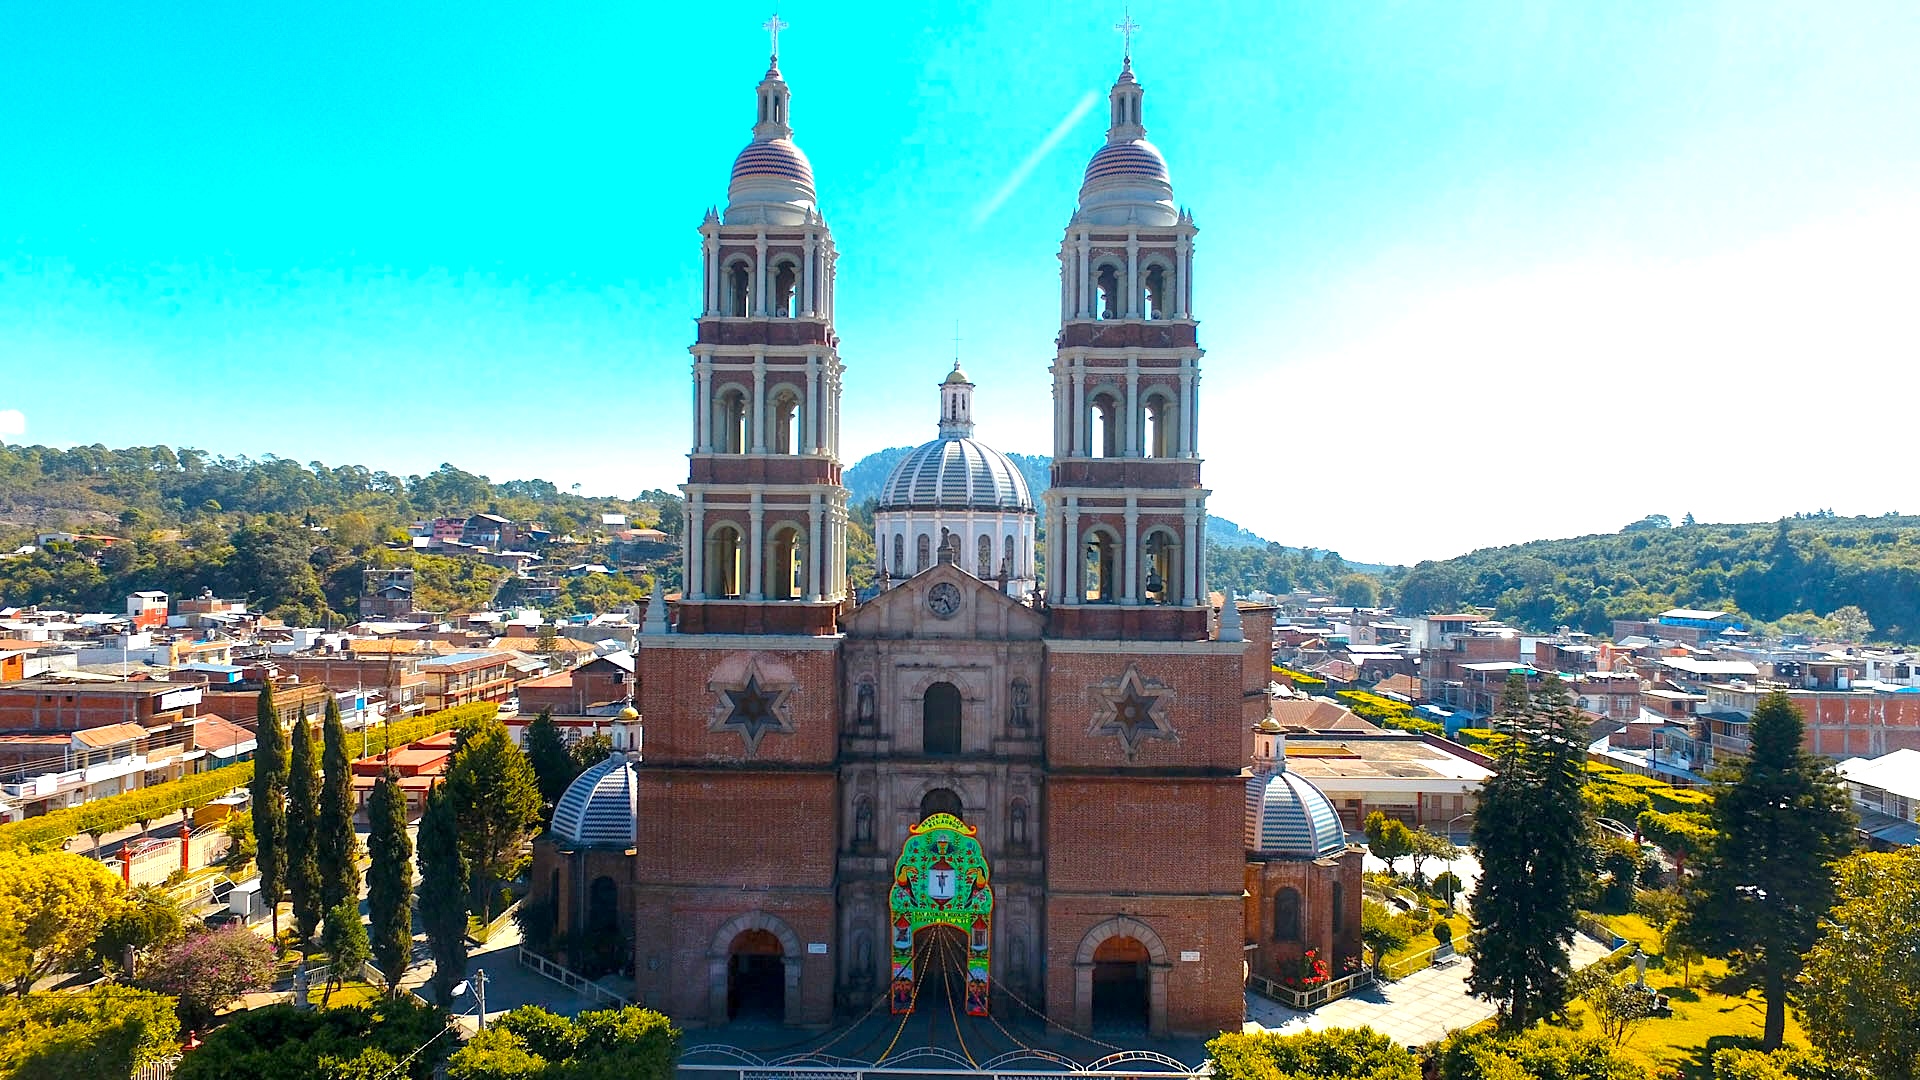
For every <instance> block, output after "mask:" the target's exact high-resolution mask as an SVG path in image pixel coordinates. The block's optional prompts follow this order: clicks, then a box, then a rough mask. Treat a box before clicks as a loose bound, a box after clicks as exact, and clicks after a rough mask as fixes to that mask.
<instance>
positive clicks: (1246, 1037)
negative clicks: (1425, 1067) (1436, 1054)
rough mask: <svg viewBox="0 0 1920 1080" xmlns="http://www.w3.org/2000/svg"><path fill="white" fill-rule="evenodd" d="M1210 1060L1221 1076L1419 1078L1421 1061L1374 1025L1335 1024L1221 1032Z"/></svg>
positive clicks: (1261, 1079) (1257, 1079) (1263, 1079)
mask: <svg viewBox="0 0 1920 1080" xmlns="http://www.w3.org/2000/svg"><path fill="white" fill-rule="evenodd" d="M1207 1060H1208V1061H1210V1062H1211V1063H1212V1064H1213V1074H1214V1075H1215V1076H1216V1077H1219V1078H1220V1080H1281V1078H1285V1080H1348V1078H1352V1080H1418V1078H1419V1076H1420V1064H1419V1062H1417V1061H1415V1060H1414V1057H1413V1054H1412V1053H1411V1052H1409V1051H1408V1050H1407V1048H1406V1047H1404V1046H1401V1045H1400V1044H1399V1043H1396V1042H1394V1041H1393V1040H1392V1039H1390V1038H1388V1037H1386V1036H1385V1035H1382V1034H1380V1033H1379V1032H1377V1031H1374V1030H1373V1029H1371V1028H1331V1029H1328V1030H1326V1031H1305V1032H1301V1033H1300V1034H1298V1035H1278V1034H1275V1033H1273V1032H1259V1033H1257V1034H1242V1033H1240V1032H1237V1031H1233V1032H1227V1033H1225V1034H1222V1035H1216V1036H1214V1037H1213V1039H1212V1040H1210V1041H1209V1042H1208V1043H1207Z"/></svg>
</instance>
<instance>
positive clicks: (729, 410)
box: [713, 386, 747, 454]
mask: <svg viewBox="0 0 1920 1080" xmlns="http://www.w3.org/2000/svg"><path fill="white" fill-rule="evenodd" d="M713 435H714V439H713V448H714V450H715V451H717V452H719V453H722V454H744V453H746V452H747V392H746V391H745V390H742V389H740V388H739V387H737V386H729V387H727V388H726V389H725V390H722V391H720V396H719V397H717V398H715V399H714V401H713Z"/></svg>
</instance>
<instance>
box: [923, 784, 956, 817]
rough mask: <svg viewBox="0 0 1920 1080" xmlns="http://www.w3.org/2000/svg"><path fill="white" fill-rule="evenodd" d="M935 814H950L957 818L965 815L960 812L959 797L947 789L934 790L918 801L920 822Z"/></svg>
mask: <svg viewBox="0 0 1920 1080" xmlns="http://www.w3.org/2000/svg"><path fill="white" fill-rule="evenodd" d="M935 814H952V815H953V816H954V817H957V818H963V819H964V818H965V817H966V816H967V815H966V814H964V813H962V812H961V806H960V796H958V795H955V794H954V793H953V792H952V790H950V789H948V788H943V787H941V788H934V789H933V790H932V791H929V792H927V793H926V795H925V796H924V797H922V798H921V800H920V820H921V821H925V820H927V819H928V818H930V817H932V816H933V815H935Z"/></svg>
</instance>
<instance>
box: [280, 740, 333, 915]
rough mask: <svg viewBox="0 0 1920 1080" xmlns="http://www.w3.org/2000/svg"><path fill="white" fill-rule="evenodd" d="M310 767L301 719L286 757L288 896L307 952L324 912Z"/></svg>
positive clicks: (308, 742)
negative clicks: (316, 848)
mask: <svg viewBox="0 0 1920 1080" xmlns="http://www.w3.org/2000/svg"><path fill="white" fill-rule="evenodd" d="M313 766H314V762H313V732H312V730H311V729H309V728H308V727H307V718H306V717H305V716H301V717H299V718H298V719H296V720H294V722H293V741H292V749H291V750H290V751H289V752H288V754H287V894H288V896H289V897H290V898H291V899H292V901H293V922H294V928H295V929H296V930H297V931H298V932H299V934H300V942H301V945H302V947H303V948H306V949H311V948H313V945H314V941H313V932H314V930H315V929H317V928H318V927H319V926H320V916H321V915H322V914H324V912H325V909H324V908H322V907H321V906H320V865H319V862H318V859H317V852H316V850H315V840H316V838H317V836H316V830H317V829H318V827H319V816H320V807H319V804H318V801H317V799H318V796H319V790H318V789H319V776H318V775H317V774H316V772H315V770H314V767H313Z"/></svg>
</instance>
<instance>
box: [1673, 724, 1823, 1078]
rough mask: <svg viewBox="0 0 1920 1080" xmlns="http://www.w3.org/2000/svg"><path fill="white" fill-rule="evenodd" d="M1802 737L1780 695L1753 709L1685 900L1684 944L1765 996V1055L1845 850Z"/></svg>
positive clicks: (1817, 764) (1719, 779)
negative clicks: (1715, 957) (1708, 952)
mask: <svg viewBox="0 0 1920 1080" xmlns="http://www.w3.org/2000/svg"><path fill="white" fill-rule="evenodd" d="M1802 728H1803V724H1802V721H1801V718H1800V711H1799V710H1798V709H1797V708H1795V707H1794V704H1793V701H1792V699H1791V698H1789V697H1787V695H1786V694H1785V693H1781V692H1777V691H1776V692H1775V693H1772V694H1768V695H1767V696H1766V697H1764V698H1762V699H1761V700H1760V703H1759V704H1758V705H1757V706H1755V707H1754V710H1753V718H1752V722H1751V724H1750V725H1749V728H1748V731H1749V739H1750V740H1751V745H1750V749H1749V752H1748V754H1747V756H1746V757H1745V758H1742V759H1740V760H1739V761H1738V762H1737V763H1735V764H1734V765H1733V766H1731V767H1730V768H1728V769H1725V770H1723V771H1722V772H1720V773H1719V774H1718V775H1717V776H1716V777H1715V782H1714V787H1713V808H1712V816H1713V825H1714V832H1715V833H1716V834H1717V838H1716V839H1715V841H1714V842H1713V844H1712V846H1711V847H1710V848H1708V850H1707V852H1706V855H1705V857H1703V858H1702V859H1700V860H1699V872H1698V874H1697V875H1696V876H1695V878H1694V887H1693V890H1692V893H1691V895H1690V896H1689V899H1688V914H1689V920H1688V921H1689V925H1690V930H1689V933H1690V935H1691V936H1692V938H1693V939H1694V940H1695V941H1696V942H1697V943H1698V944H1700V945H1702V946H1704V947H1706V948H1709V949H1712V950H1714V951H1716V952H1720V953H1724V954H1726V955H1727V956H1728V958H1729V960H1730V961H1731V962H1732V965H1733V968H1734V971H1735V972H1736V973H1737V974H1738V975H1740V976H1741V977H1743V978H1745V979H1748V980H1751V981H1755V982H1758V983H1759V984H1760V987H1761V990H1762V992H1763V993H1764V994H1765V995H1766V999H1767V1016H1766V1023H1765V1026H1764V1028H1763V1029H1762V1032H1761V1043H1762V1045H1764V1046H1765V1047H1766V1048H1767V1049H1775V1048H1777V1047H1779V1045H1780V1042H1781V1039H1782V1038H1783V1037H1784V1036H1785V1034H1786V1022H1787V989H1788V985H1789V984H1790V982H1791V981H1792V979H1793V977H1794V976H1795V975H1797V974H1798V973H1799V971H1800V968H1801V964H1802V961H1801V957H1802V956H1803V955H1804V954H1805V953H1806V951H1807V950H1808V949H1810V948H1812V947H1813V943H1814V941H1815V939H1816V938H1817V937H1818V936H1819V931H1820V919H1821V917H1822V916H1823V915H1825V914H1826V913H1827V911H1828V910H1829V909H1831V908H1832V907H1833V902H1834V871H1833V863H1834V860H1836V859H1838V858H1840V857H1841V856H1842V855H1845V854H1846V853H1847V852H1848V851H1850V850H1851V849H1852V847H1853V827H1854V818H1853V812H1852V810H1850V809H1848V806H1847V795H1846V791H1845V790H1844V789H1843V788H1842V787H1841V785H1840V784H1839V783H1838V782H1837V781H1836V780H1835V779H1834V777H1833V773H1832V770H1831V768H1830V767H1829V766H1828V765H1826V764H1825V763H1824V762H1823V761H1822V760H1821V759H1819V758H1816V757H1814V756H1813V755H1812V754H1809V753H1807V752H1806V750H1804V749H1802V748H1801V735H1802Z"/></svg>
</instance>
